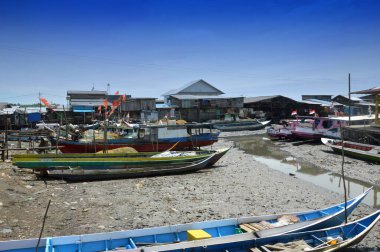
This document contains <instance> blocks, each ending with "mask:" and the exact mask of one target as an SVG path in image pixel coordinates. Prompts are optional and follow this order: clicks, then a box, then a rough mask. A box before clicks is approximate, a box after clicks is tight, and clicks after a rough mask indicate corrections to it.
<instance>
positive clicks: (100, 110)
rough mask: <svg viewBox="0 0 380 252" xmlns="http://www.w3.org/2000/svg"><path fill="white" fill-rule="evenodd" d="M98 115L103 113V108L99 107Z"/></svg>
mask: <svg viewBox="0 0 380 252" xmlns="http://www.w3.org/2000/svg"><path fill="white" fill-rule="evenodd" d="M98 113H99V114H101V113H102V106H99V107H98Z"/></svg>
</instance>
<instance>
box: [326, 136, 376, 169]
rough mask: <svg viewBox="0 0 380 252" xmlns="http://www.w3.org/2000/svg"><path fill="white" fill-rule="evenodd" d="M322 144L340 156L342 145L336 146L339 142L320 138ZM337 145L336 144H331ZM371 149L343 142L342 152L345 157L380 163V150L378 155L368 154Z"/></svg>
mask: <svg viewBox="0 0 380 252" xmlns="http://www.w3.org/2000/svg"><path fill="white" fill-rule="evenodd" d="M322 142H323V143H324V144H325V145H327V146H329V147H330V148H331V149H332V150H333V151H334V152H336V153H338V154H342V145H341V144H340V145H338V144H339V143H341V141H334V140H333V139H327V138H322ZM333 143H338V144H333ZM371 148H375V146H372V147H369V145H364V144H357V143H353V142H344V148H343V152H344V154H345V155H347V156H350V157H353V158H358V159H361V160H365V161H371V162H377V163H378V162H380V149H379V151H378V153H371V152H369V151H370V149H371Z"/></svg>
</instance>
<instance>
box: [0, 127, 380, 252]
mask: <svg viewBox="0 0 380 252" xmlns="http://www.w3.org/2000/svg"><path fill="white" fill-rule="evenodd" d="M247 133H250V134H251V132H246V133H244V132H240V133H236V135H241V134H247ZM258 133H260V132H258ZM225 136H234V133H228V134H225V133H223V134H222V137H225ZM279 145H280V146H279V148H281V149H282V150H286V151H288V152H290V153H291V154H292V155H294V156H296V157H300V158H301V157H302V158H310V161H312V162H314V163H316V164H317V165H318V166H321V167H323V168H326V167H330V168H331V169H336V170H338V169H339V167H340V161H341V160H340V159H339V157H338V156H336V157H335V156H333V155H331V153H328V151H327V152H326V151H325V150H324V148H325V147H324V146H320V145H316V146H312V145H311V146H308V147H307V148H306V147H299V146H292V145H291V144H288V143H279ZM228 146H233V142H231V141H230V140H228V139H225V138H221V140H220V141H219V142H218V143H217V144H215V145H214V146H213V148H214V149H216V148H221V147H228ZM326 149H327V148H326ZM317 152H318V153H319V154H315V153H317ZM307 156H309V157H307ZM331 156H332V157H331ZM349 161H351V162H352V163H351V164H352V169H349V170H348V171H347V173H348V174H349V175H350V176H354V177H360V178H361V179H365V180H366V181H368V182H370V183H373V184H379V183H380V182H379V179H380V176H379V172H380V169H379V167H378V166H377V165H369V166H368V167H366V168H365V169H364V168H363V169H360V170H359V171H358V169H354V167H355V166H356V165H357V163H354V162H357V161H356V160H349ZM358 162H359V161H358ZM351 164H348V165H351ZM49 199H51V200H52V203H51V206H50V209H49V213H48V218H47V220H46V225H45V231H44V234H43V236H58V235H70V234H83V233H94V232H106V231H116V230H124V229H134V228H143V227H153V226H159V225H168V224H176V223H186V222H193V221H202V220H210V219H221V218H233V217H239V216H248V215H261V214H269V213H281V212H292V211H299V210H308V209H315V208H321V207H325V206H328V205H331V204H336V203H338V202H341V201H342V200H343V197H342V195H340V194H337V193H334V192H331V191H329V190H327V189H323V188H321V187H318V186H315V185H313V184H310V183H308V182H306V181H302V180H300V179H297V178H294V177H291V176H287V175H284V173H281V172H279V171H275V170H272V169H270V168H268V167H267V166H266V165H265V164H262V163H260V162H258V161H256V160H255V158H254V157H253V156H252V155H249V154H246V153H244V152H243V151H241V150H239V149H238V148H232V149H231V150H230V151H229V152H228V153H227V154H226V155H225V156H224V157H223V158H222V159H221V160H220V161H219V162H218V163H217V164H216V167H214V168H212V169H208V170H204V171H201V172H197V173H191V174H184V175H173V176H161V177H148V178H137V179H125V180H113V181H100V182H82V183H66V182H65V181H59V180H48V181H47V182H46V183H44V182H43V181H41V180H36V179H35V176H34V175H33V174H30V173H25V172H20V171H18V170H15V167H13V166H12V164H11V163H9V162H8V163H7V162H6V163H0V213H1V214H0V240H9V239H23V238H32V237H37V236H38V234H39V231H40V228H41V224H42V218H43V214H44V212H45V208H46V206H47V203H48V201H49ZM373 211H374V209H373V208H371V207H369V206H367V205H364V204H362V205H360V206H359V208H358V209H357V210H356V211H355V212H354V214H353V215H352V217H351V218H359V217H362V216H364V215H365V214H368V213H371V212H373ZM358 248H360V249H364V251H376V250H377V249H379V248H380V234H379V225H377V226H376V227H375V228H374V230H372V231H371V233H370V234H369V235H368V236H367V237H366V238H365V240H363V241H362V242H361V243H360V245H359V246H358Z"/></svg>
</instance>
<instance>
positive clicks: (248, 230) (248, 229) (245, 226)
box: [239, 224, 254, 233]
mask: <svg viewBox="0 0 380 252" xmlns="http://www.w3.org/2000/svg"><path fill="white" fill-rule="evenodd" d="M239 227H240V228H241V229H243V230H244V231H245V232H248V233H252V232H254V230H252V229H251V228H250V227H248V226H247V225H246V224H241V225H239Z"/></svg>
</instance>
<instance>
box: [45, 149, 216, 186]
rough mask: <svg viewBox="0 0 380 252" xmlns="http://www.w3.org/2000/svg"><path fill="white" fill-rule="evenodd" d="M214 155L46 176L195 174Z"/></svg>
mask: <svg viewBox="0 0 380 252" xmlns="http://www.w3.org/2000/svg"><path fill="white" fill-rule="evenodd" d="M214 155H216V154H212V155H210V156H207V157H206V158H203V159H200V160H197V161H193V162H186V163H184V162H180V163H172V164H161V165H144V166H125V167H124V168H119V167H118V166H117V167H110V168H104V167H99V168H98V169H97V168H96V167H95V168H93V167H84V168H83V169H62V170H56V169H55V170H47V171H46V173H44V175H47V176H48V177H49V178H56V179H64V180H68V181H89V180H91V181H93V180H110V179H124V178H137V177H148V176H161V175H172V174H181V173H189V172H195V171H198V170H201V169H203V168H205V167H207V166H208V164H209V162H210V161H211V160H212V158H213V156H214Z"/></svg>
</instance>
